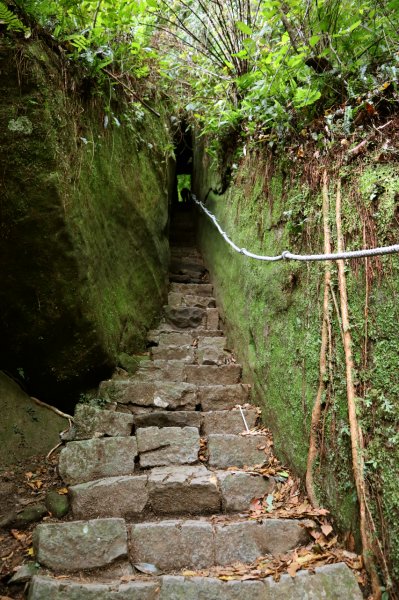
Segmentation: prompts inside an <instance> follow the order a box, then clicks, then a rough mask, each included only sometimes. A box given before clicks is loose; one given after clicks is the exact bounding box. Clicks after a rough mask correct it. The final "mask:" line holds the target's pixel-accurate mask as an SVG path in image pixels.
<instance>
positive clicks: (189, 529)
mask: <svg viewBox="0 0 399 600" xmlns="http://www.w3.org/2000/svg"><path fill="white" fill-rule="evenodd" d="M130 533H131V537H130V539H131V560H132V563H133V564H135V563H141V562H145V563H151V564H154V565H156V566H157V567H158V568H159V569H161V570H162V571H175V570H178V569H184V568H190V567H191V568H196V569H202V568H206V567H210V566H212V565H214V564H215V555H214V551H213V546H214V536H213V526H212V525H211V524H210V523H208V522H206V521H161V522H160V523H139V524H136V525H132V526H131V529H130Z"/></svg>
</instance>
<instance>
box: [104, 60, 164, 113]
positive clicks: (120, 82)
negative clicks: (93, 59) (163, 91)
mask: <svg viewBox="0 0 399 600" xmlns="http://www.w3.org/2000/svg"><path fill="white" fill-rule="evenodd" d="M103 71H104V73H106V74H107V75H109V77H112V79H115V81H117V82H118V83H119V85H121V86H122V87H123V89H124V90H126V91H127V92H128V93H129V94H132V96H134V97H135V98H136V100H138V101H139V102H140V104H142V105H143V106H144V107H145V108H147V109H148V110H149V111H150V112H152V114H153V115H155V116H156V117H160V116H161V115H160V114H159V112H157V111H156V110H154V109H153V108H152V107H151V106H149V105H148V104H147V103H146V102H144V100H142V99H141V98H140V97H139V96H138V95H137V94H136V92H135V91H133V90H132V89H131V88H130V87H129V86H128V85H126V83H124V82H123V81H121V80H120V79H119V77H117V76H116V75H114V74H113V73H112V71H109V70H108V69H105V68H104V69H103Z"/></svg>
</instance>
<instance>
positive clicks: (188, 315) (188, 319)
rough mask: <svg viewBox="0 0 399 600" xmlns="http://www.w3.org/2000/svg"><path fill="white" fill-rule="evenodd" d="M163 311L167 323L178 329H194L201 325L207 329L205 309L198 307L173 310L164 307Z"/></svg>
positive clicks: (169, 307)
mask: <svg viewBox="0 0 399 600" xmlns="http://www.w3.org/2000/svg"><path fill="white" fill-rule="evenodd" d="M163 310H164V315H165V320H166V322H167V323H169V324H171V325H173V326H175V327H177V328H178V329H192V328H195V327H198V326H199V325H202V326H203V327H206V324H207V315H206V309H204V308H198V306H178V307H176V308H172V307H171V306H169V305H167V306H164V308H163Z"/></svg>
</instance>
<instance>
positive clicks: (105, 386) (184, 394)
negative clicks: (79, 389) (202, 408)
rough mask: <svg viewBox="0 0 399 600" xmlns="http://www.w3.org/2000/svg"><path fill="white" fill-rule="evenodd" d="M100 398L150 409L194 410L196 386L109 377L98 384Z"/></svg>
mask: <svg viewBox="0 0 399 600" xmlns="http://www.w3.org/2000/svg"><path fill="white" fill-rule="evenodd" d="M99 395H100V397H101V398H104V399H106V400H110V401H113V402H117V403H119V404H121V405H127V406H129V407H130V408H132V407H134V406H137V407H142V408H148V409H151V410H154V409H155V410H157V409H158V410H159V409H160V408H165V409H168V410H195V407H196V404H197V387H196V386H195V385H193V384H190V383H181V382H168V381H162V382H161V381H137V380H134V379H113V380H112V379H111V380H108V381H103V382H102V383H101V384H100V388H99Z"/></svg>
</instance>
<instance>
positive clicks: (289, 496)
mask: <svg viewBox="0 0 399 600" xmlns="http://www.w3.org/2000/svg"><path fill="white" fill-rule="evenodd" d="M241 435H249V436H257V435H262V436H263V440H264V438H265V437H266V442H264V441H263V440H262V446H261V447H260V448H261V449H263V450H264V452H265V455H266V459H265V461H264V462H263V463H261V464H257V465H254V466H244V467H234V466H233V467H229V469H228V470H232V471H245V472H246V473H249V474H253V475H254V476H256V475H262V476H263V477H265V478H267V479H269V478H272V479H273V480H274V482H275V485H274V488H273V491H272V492H269V493H266V494H265V495H263V496H261V497H259V498H254V499H253V500H252V501H251V504H250V508H249V511H248V512H247V513H245V514H241V515H240V517H246V518H249V519H252V520H257V521H263V520H264V519H277V518H278V519H300V520H301V525H302V526H303V527H305V528H306V529H307V531H308V534H309V540H310V541H309V543H308V544H307V545H306V546H302V547H300V548H296V549H294V550H293V551H292V552H290V553H287V554H281V555H278V556H271V555H268V556H261V557H259V558H257V559H256V560H255V561H254V562H253V563H251V564H243V563H235V564H233V565H230V566H223V567H212V568H210V569H203V570H199V571H191V570H186V571H183V572H182V575H184V576H186V577H193V576H202V577H217V578H219V579H221V580H223V581H230V580H237V579H238V580H242V581H244V580H249V579H263V578H265V577H269V576H271V577H273V578H274V580H275V581H279V579H280V577H281V575H282V574H285V573H287V574H289V575H290V576H291V577H295V576H296V574H297V572H298V571H300V570H304V569H307V570H309V571H314V569H315V568H316V567H321V566H323V565H328V564H333V563H338V562H343V563H345V564H346V565H347V566H348V567H349V568H350V569H352V570H353V571H354V572H355V575H356V577H357V580H358V583H359V584H360V585H362V586H364V585H365V584H366V583H367V576H366V574H365V571H364V565H363V561H362V557H361V556H359V555H358V554H356V553H355V552H353V551H352V550H353V547H351V548H350V550H348V549H346V548H345V546H344V545H343V544H342V543H340V542H339V540H338V536H337V535H336V534H335V533H334V528H333V525H332V524H331V523H330V521H329V518H328V517H329V511H328V510H327V509H325V508H316V507H314V506H312V505H311V503H310V501H309V499H308V498H307V496H306V494H305V493H304V491H303V489H302V488H301V485H300V479H299V478H297V477H295V476H293V475H292V474H291V473H290V471H289V469H288V468H286V467H285V466H283V465H282V464H281V463H280V461H279V460H278V459H277V458H276V457H275V456H274V455H273V437H272V434H271V432H270V430H269V429H267V428H264V427H262V428H259V427H258V428H254V429H252V430H250V431H248V432H243V433H242V434H241Z"/></svg>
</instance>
